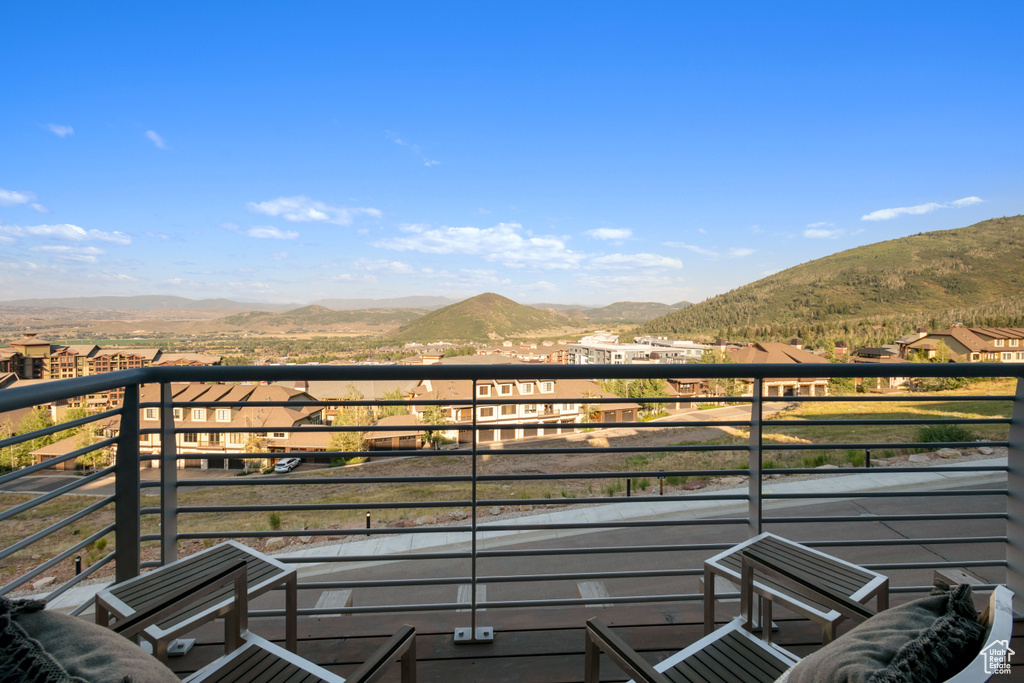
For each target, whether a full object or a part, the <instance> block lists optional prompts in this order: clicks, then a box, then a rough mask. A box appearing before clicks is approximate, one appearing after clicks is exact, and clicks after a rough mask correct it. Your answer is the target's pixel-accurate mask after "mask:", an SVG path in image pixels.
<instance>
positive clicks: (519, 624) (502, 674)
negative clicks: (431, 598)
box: [171, 603, 1024, 683]
mask: <svg viewBox="0 0 1024 683" xmlns="http://www.w3.org/2000/svg"><path fill="white" fill-rule="evenodd" d="M780 612H782V610H780ZM486 615H487V620H486V621H487V624H488V625H490V624H491V623H492V622H493V623H494V624H496V625H497V626H496V628H497V631H496V633H495V639H494V642H493V643H488V644H474V645H455V644H454V639H453V633H454V628H455V625H463V622H465V621H466V615H465V614H455V613H410V614H405V615H398V616H396V615H377V614H372V615H370V614H367V615H355V616H353V615H343V616H342V617H341V618H324V619H320V618H300V619H299V638H300V641H299V654H300V655H301V656H303V657H306V658H307V659H309V660H310V661H313V662H315V663H316V664H319V665H320V666H323V667H324V668H326V669H328V670H330V671H332V672H334V673H337V674H339V675H341V676H346V675H350V674H351V673H352V672H353V671H355V669H356V667H357V666H358V665H359V663H361V662H362V660H363V659H365V658H367V657H369V655H370V654H371V653H372V652H373V651H374V650H375V649H376V648H377V647H379V646H380V645H381V644H383V643H384V641H385V640H386V639H387V638H388V637H389V636H390V634H391V633H392V632H393V631H394V630H395V629H397V628H398V626H399V625H400V624H401V623H404V622H407V623H410V624H412V625H414V626H415V627H416V629H417V639H416V649H417V659H418V666H417V669H418V672H419V681H420V682H421V683H465V682H468V681H505V680H509V681H511V680H519V681H531V683H581V682H582V680H583V647H584V627H583V625H584V624H585V623H586V620H587V619H588V618H589V617H591V616H595V615H596V616H600V618H601V619H602V620H606V621H607V622H608V624H609V626H611V627H612V628H614V629H615V631H616V633H618V634H619V635H621V636H622V637H623V638H624V639H625V640H626V642H628V643H629V644H630V645H631V646H632V647H634V648H635V649H636V650H637V651H638V652H639V653H640V654H641V655H642V656H643V657H644V658H646V659H647V660H648V661H650V662H651V663H652V664H656V663H658V662H660V661H662V660H664V659H666V658H667V657H669V656H671V655H672V654H674V653H675V652H677V651H678V650H680V649H682V648H683V647H685V646H686V645H689V644H690V643H693V642H695V641H696V640H698V639H699V638H700V637H701V636H702V635H703V611H702V607H701V605H700V604H699V603H685V604H675V605H635V606H627V607H620V608H616V609H607V610H595V609H586V608H584V607H576V608H559V609H555V608H551V609H542V610H532V611H528V610H505V611H501V610H491V611H489V612H487V613H486ZM776 621H777V622H778V624H779V631H778V632H777V633H776V634H775V638H774V639H775V642H777V643H778V644H779V645H780V646H781V647H783V648H785V649H787V650H789V651H791V652H792V653H793V654H795V655H797V656H801V657H802V656H806V655H807V654H810V653H811V652H814V651H816V650H818V649H819V648H820V647H821V630H820V628H819V627H818V626H817V624H814V623H813V622H811V621H808V620H805V619H800V618H797V617H795V616H793V615H790V614H783V615H782V616H781V617H777V618H776ZM253 622H254V623H253V624H251V627H252V628H253V630H254V631H256V632H257V633H260V634H261V635H263V636H264V637H267V638H270V639H272V640H276V641H277V642H278V643H281V642H283V640H284V623H283V620H282V619H255V620H253ZM849 628H850V626H849V625H844V626H843V628H842V631H846V630H848V629H849ZM192 635H195V636H198V637H199V638H200V641H199V643H200V644H199V645H197V646H196V647H195V648H193V650H192V651H191V652H190V653H189V654H188V655H187V656H186V657H182V658H174V659H172V660H171V666H172V668H174V669H175V671H176V672H178V673H186V672H189V671H193V670H195V669H196V668H198V667H200V666H202V664H204V663H205V662H208V661H211V660H212V659H214V658H216V657H218V656H220V654H221V652H222V651H223V628H222V626H221V624H219V623H216V624H207V625H205V626H204V627H202V628H201V629H197V631H196V632H195V633H193V634H192ZM1011 647H1012V648H1013V649H1014V650H1016V651H1018V652H1020V651H1024V620H1020V621H1018V622H1016V623H1015V626H1014V638H1013V641H1012V643H1011ZM1014 664H1015V666H1014V673H1015V674H1017V675H1020V676H1021V677H1022V679H1024V666H1022V665H1019V664H1017V663H1016V662H1014ZM601 672H602V677H601V680H602V681H607V682H609V683H611V682H613V681H624V680H626V678H627V677H626V676H625V675H624V674H622V673H621V672H619V671H618V670H617V669H616V667H615V666H614V665H612V664H611V663H610V661H605V660H602V663H601ZM384 680H385V681H391V682H395V683H397V681H398V673H397V667H396V668H393V669H392V670H391V671H389V672H388V675H387V676H386V677H385V678H384Z"/></svg>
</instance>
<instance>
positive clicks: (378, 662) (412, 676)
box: [345, 624, 416, 683]
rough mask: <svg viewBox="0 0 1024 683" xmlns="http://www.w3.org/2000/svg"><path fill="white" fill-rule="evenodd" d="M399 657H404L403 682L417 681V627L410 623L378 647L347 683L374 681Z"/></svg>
mask: <svg viewBox="0 0 1024 683" xmlns="http://www.w3.org/2000/svg"><path fill="white" fill-rule="evenodd" d="M399 657H401V659H402V683H416V629H415V628H413V627H412V626H409V625H408V624H406V625H404V626H402V628H400V629H398V631H396V632H395V634H394V635H393V636H391V637H390V638H389V639H388V641H387V642H386V643H384V644H383V645H381V646H380V647H379V648H377V651H376V652H374V653H373V655H372V656H371V657H370V658H369V659H367V660H366V661H365V662H363V665H362V666H360V667H359V668H358V669H356V670H355V672H354V673H353V674H352V675H351V676H349V677H348V678H346V679H345V683H372V682H373V681H376V680H378V679H379V678H380V677H381V676H383V675H384V673H386V672H387V669H388V666H389V665H390V664H391V663H392V662H394V661H395V659H397V658H399Z"/></svg>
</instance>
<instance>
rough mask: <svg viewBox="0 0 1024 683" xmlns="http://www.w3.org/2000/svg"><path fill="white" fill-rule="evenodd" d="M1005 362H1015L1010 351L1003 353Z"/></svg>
mask: <svg viewBox="0 0 1024 683" xmlns="http://www.w3.org/2000/svg"><path fill="white" fill-rule="evenodd" d="M1003 360H1013V354H1012V353H1010V352H1009V351H1004V352H1003Z"/></svg>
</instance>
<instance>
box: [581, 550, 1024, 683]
mask: <svg viewBox="0 0 1024 683" xmlns="http://www.w3.org/2000/svg"><path fill="white" fill-rule="evenodd" d="M754 571H757V572H758V573H762V572H763V573H764V574H766V575H767V576H769V577H770V578H771V579H772V580H773V581H777V582H780V583H785V584H786V586H787V588H789V589H791V590H794V591H796V592H798V593H800V594H801V595H804V596H805V597H808V598H811V599H813V600H816V601H817V602H818V603H819V604H822V605H827V606H828V607H829V608H830V609H835V610H838V611H839V612H841V613H842V614H843V615H844V616H845V617H846V618H849V619H851V620H853V621H858V622H860V621H865V620H866V619H868V618H870V617H871V616H872V614H873V613H872V612H871V611H870V610H868V609H867V608H865V607H864V606H863V605H862V604H860V603H857V602H855V601H852V600H850V599H848V598H847V597H845V596H843V595H841V594H838V593H834V592H830V591H828V590H824V591H822V590H819V588H818V587H816V586H814V585H812V584H810V583H807V582H805V581H803V579H802V578H801V577H799V576H793V575H790V574H788V573H787V572H786V571H785V570H781V569H780V568H779V567H778V566H777V565H774V564H773V563H772V562H771V561H770V560H768V559H767V558H765V557H763V556H758V555H757V554H756V553H753V552H744V554H743V571H742V584H741V590H740V596H741V612H742V614H743V615H749V614H751V606H752V604H753V599H754V595H753V585H752V584H753V573H754ZM986 619H987V621H986ZM983 623H985V624H986V626H987V630H986V633H985V637H984V641H983V642H984V643H985V645H984V646H983V647H988V644H990V643H998V642H1000V641H1005V642H1008V641H1009V638H1010V635H1011V633H1012V630H1013V608H1012V593H1011V592H1010V591H1009V590H1008V589H1007V588H1006V587H1004V586H998V587H997V588H996V590H995V591H994V592H993V593H992V597H991V598H990V600H989V606H988V609H987V610H986V612H985V614H984V615H983ZM752 626H753V624H752V622H751V621H750V620H749V619H748V618H747V617H746V616H739V617H737V618H735V619H734V620H732V621H731V622H729V623H728V624H726V625H725V626H722V627H721V628H719V629H717V630H716V631H714V632H712V633H711V634H709V635H707V636H705V637H704V638H702V639H701V640H698V641H697V642H695V643H694V644H692V645H690V646H689V647H687V648H685V649H684V650H681V651H680V652H677V653H676V654H674V655H672V656H671V657H669V658H667V659H665V660H664V661H662V662H659V663H658V664H656V665H651V664H650V663H649V662H647V661H646V660H644V659H643V658H642V657H641V656H640V655H639V654H637V652H636V651H635V650H633V649H632V648H631V647H630V646H629V645H628V644H627V643H626V642H625V641H624V640H622V638H620V637H619V636H617V635H616V634H615V633H614V632H612V631H611V629H609V628H608V627H607V626H605V625H604V624H603V623H601V622H600V621H599V620H597V619H591V620H589V621H587V626H586V650H585V655H584V657H585V660H584V661H585V663H584V669H585V670H584V682H585V683H599V681H600V671H599V664H600V657H601V653H602V652H604V654H605V655H607V657H608V658H609V659H610V660H611V661H612V662H614V663H615V664H616V665H617V666H618V667H619V668H620V669H621V670H622V671H624V672H626V673H627V674H629V675H630V676H632V677H633V679H634V680H635V681H641V682H642V683H748V682H750V683H771V682H772V681H775V680H777V679H778V678H779V677H780V676H782V675H783V674H784V673H785V672H786V670H787V669H789V668H790V667H792V666H794V665H796V664H797V663H798V662H799V661H800V658H798V657H796V656H795V655H793V654H792V653H790V652H788V651H786V650H785V649H783V648H781V647H779V646H777V645H775V644H774V643H770V642H768V641H765V640H762V639H759V638H757V637H755V636H754V635H753V634H752V633H750V632H749V631H748V629H749V628H751V627H752ZM764 630H765V631H768V630H769V629H764ZM838 640H842V637H840V638H839V639H838ZM837 642H838V641H837ZM979 654H980V653H979ZM986 669H988V670H986ZM993 670H994V669H993V667H992V663H991V662H986V661H985V658H984V657H982V656H978V657H975V658H974V659H973V660H972V661H971V663H970V664H968V666H967V667H966V668H965V669H963V670H962V671H960V672H959V673H958V674H956V675H954V676H952V677H950V678H948V679H946V682H945V683H981V682H982V681H987V680H989V678H990V677H991V676H992V675H993V673H992V672H993Z"/></svg>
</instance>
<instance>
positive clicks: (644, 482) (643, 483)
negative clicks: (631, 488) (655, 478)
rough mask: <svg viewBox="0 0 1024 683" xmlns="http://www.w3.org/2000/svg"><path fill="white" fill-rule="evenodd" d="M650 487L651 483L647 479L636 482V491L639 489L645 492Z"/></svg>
mask: <svg viewBox="0 0 1024 683" xmlns="http://www.w3.org/2000/svg"><path fill="white" fill-rule="evenodd" d="M650 486H651V481H650V480H649V479H637V480H636V487H637V488H638V489H640V490H641V491H646V490H647V489H648V488H650Z"/></svg>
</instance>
